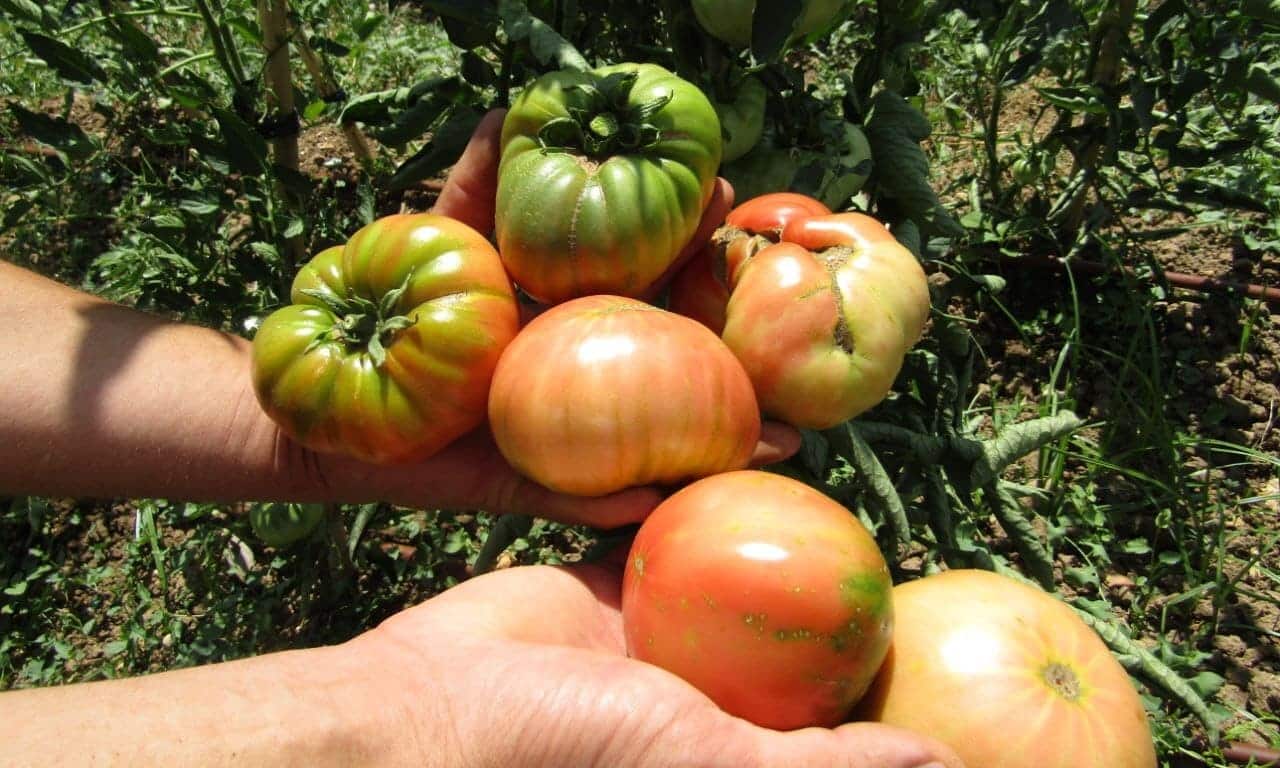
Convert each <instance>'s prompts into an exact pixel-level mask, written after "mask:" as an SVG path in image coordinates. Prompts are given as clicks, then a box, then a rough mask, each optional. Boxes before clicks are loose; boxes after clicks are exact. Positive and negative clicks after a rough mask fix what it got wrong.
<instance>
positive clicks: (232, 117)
mask: <svg viewBox="0 0 1280 768" xmlns="http://www.w3.org/2000/svg"><path fill="white" fill-rule="evenodd" d="M212 111H213V116H214V117H215V118H216V119H217V121H218V129H219V130H220V131H221V132H222V144H223V149H224V151H225V152H226V156H227V159H228V161H229V162H230V164H231V167H232V168H234V169H235V170H237V171H239V172H240V173H243V174H245V175H247V176H258V175H260V174H261V173H262V172H263V171H265V170H266V167H267V141H266V139H264V138H262V136H261V135H260V134H259V133H258V132H257V131H255V130H254V129H253V128H252V127H251V126H250V125H249V124H248V123H246V122H245V121H244V120H242V119H240V116H239V115H237V114H236V113H235V112H232V111H231V110H229V109H223V108H221V107H214V108H213V110H212Z"/></svg>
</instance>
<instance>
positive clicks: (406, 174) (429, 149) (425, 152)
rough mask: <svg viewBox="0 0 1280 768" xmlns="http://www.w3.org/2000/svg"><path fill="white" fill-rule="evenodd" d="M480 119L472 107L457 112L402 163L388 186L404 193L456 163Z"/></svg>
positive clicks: (479, 115)
mask: <svg viewBox="0 0 1280 768" xmlns="http://www.w3.org/2000/svg"><path fill="white" fill-rule="evenodd" d="M480 118H481V114H480V113H479V112H477V111H476V110H474V109H471V108H470V107H463V108H459V109H457V110H455V111H454V112H453V114H451V115H449V117H448V118H447V119H445V121H444V123H443V124H441V126H440V127H439V128H437V129H436V132H435V134H434V135H432V137H431V141H429V142H427V144H426V146H424V147H423V148H422V149H421V150H419V151H418V152H417V154H415V155H414V156H413V157H410V158H409V159H408V160H406V161H404V162H403V163H401V165H400V167H399V168H397V169H396V172H395V174H394V175H393V176H392V177H391V180H390V181H389V182H388V186H389V187H390V188H391V189H393V190H395V189H405V188H406V187H409V186H412V185H414V184H417V183H418V182H419V181H422V180H423V179H428V178H431V177H432V176H435V175H436V174H438V173H440V172H441V171H443V170H444V169H445V168H448V167H449V166H451V165H453V164H454V163H456V162H457V161H458V157H459V156H460V155H461V154H462V150H463V149H464V148H465V147H466V146H467V141H469V140H470V139H471V134H472V132H473V131H475V129H476V126H477V125H479V124H480Z"/></svg>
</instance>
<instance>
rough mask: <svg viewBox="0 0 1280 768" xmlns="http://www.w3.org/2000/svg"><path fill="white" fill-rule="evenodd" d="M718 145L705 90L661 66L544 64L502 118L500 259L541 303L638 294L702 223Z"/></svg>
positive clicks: (717, 129)
mask: <svg viewBox="0 0 1280 768" xmlns="http://www.w3.org/2000/svg"><path fill="white" fill-rule="evenodd" d="M720 157H721V138H720V121H719V119H718V118H717V117H716V112H715V109H714V108H713V107H712V106H711V102H710V101H709V100H708V99H707V97H706V96H705V95H704V94H703V93H702V91H701V90H699V89H698V87H697V86H695V85H693V84H692V83H689V82H687V81H685V80H682V79H681V78H679V77H677V76H675V75H673V74H672V73H670V72H668V71H667V70H665V69H663V68H662V67H659V66H656V65H653V64H619V65H616V66H611V67H603V68H601V69H596V70H593V71H590V72H576V71H562V72H552V73H550V74H547V75H544V76H542V77H541V78H539V79H538V80H536V81H535V82H533V83H532V84H531V85H530V86H529V87H528V88H526V89H525V90H524V91H523V92H521V94H520V96H519V97H518V98H517V99H516V100H515V103H513V104H512V105H511V109H510V111H509V112H508V113H507V117H506V122H505V123H504V124H503V127H502V159H501V164H500V167H499V171H498V201H497V210H496V221H495V224H496V234H497V241H498V251H499V253H501V254H502V262H503V264H504V265H505V266H506V268H507V271H508V272H509V273H510V274H511V276H512V277H513V278H514V279H515V281H516V283H518V284H519V285H520V287H521V288H523V289H524V290H525V291H526V292H527V293H529V294H530V295H531V296H533V297H534V298H536V299H538V300H539V301H542V302H544V303H550V304H555V303H559V302H562V301H566V300H568V299H570V298H574V297H576V296H586V295H591V294H601V293H609V294H616V295H623V296H632V297H639V296H643V295H644V294H645V292H646V291H647V290H648V289H649V288H650V287H651V286H652V285H653V283H654V282H655V281H657V280H658V278H659V277H661V276H662V275H663V273H665V272H666V271H667V268H668V267H669V266H670V265H671V263H672V262H673V261H674V260H675V259H676V257H677V256H678V255H679V254H680V252H681V250H683V249H684V247H685V246H686V245H687V244H688V242H689V240H690V239H691V238H692V237H693V234H694V232H695V231H696V230H697V228H698V222H699V221H700V220H701V218H702V212H703V210H704V209H705V208H706V205H707V202H708V201H709V200H710V198H711V192H712V189H713V188H714V185H715V177H716V170H717V168H718V167H719V165H720Z"/></svg>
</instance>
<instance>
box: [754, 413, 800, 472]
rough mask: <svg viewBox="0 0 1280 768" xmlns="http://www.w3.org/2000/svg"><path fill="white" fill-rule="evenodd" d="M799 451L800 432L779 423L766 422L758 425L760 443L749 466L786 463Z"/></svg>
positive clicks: (788, 425)
mask: <svg viewBox="0 0 1280 768" xmlns="http://www.w3.org/2000/svg"><path fill="white" fill-rule="evenodd" d="M798 450H800V430H798V429H796V428H795V427H793V426H791V425H790V424H783V423H782V422H780V421H766V422H764V423H763V424H761V425H760V443H759V444H758V445H756V452H755V454H753V455H752V456H751V466H753V467H763V466H764V465H766V464H774V463H777V462H779V461H786V460H787V459H789V458H791V457H792V456H794V455H795V453H796V451H798Z"/></svg>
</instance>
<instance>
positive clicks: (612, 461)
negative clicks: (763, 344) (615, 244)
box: [489, 296, 760, 496]
mask: <svg viewBox="0 0 1280 768" xmlns="http://www.w3.org/2000/svg"><path fill="white" fill-rule="evenodd" d="M489 424H490V428H491V429H492V430H493V436H494V440H495V441H496V443H497V445H498V449H499V450H500V451H501V452H502V454H503V456H504V457H506V459H507V461H508V462H510V463H511V465H512V466H513V467H515V468H516V469H517V470H518V471H520V472H521V473H522V474H524V475H525V476H527V477H529V478H531V479H533V480H535V481H536V482H538V483H541V484H542V485H544V486H546V487H548V488H551V489H552V490H555V491H559V492H562V493H569V494H574V495H578V496H602V495H605V494H608V493H612V492H614V491H619V490H622V489H624V488H627V487H630V486H633V485H645V484H649V483H674V482H677V481H680V480H686V479H689V478H696V477H702V476H705V475H709V474H714V473H716V472H723V471H727V470H734V469H741V468H743V467H745V466H747V463H748V462H749V461H750V459H751V455H752V453H753V452H754V450H755V447H756V443H757V441H758V440H759V439H760V412H759V407H758V405H757V403H756V399H755V394H754V392H753V390H752V388H751V381H750V379H748V378H747V375H746V372H745V371H743V370H742V365H741V364H740V363H739V362H738V361H737V360H736V359H735V358H734V356H733V354H732V353H731V352H729V350H728V348H727V347H725V346H724V343H723V342H722V341H720V339H718V338H717V337H716V336H715V334H713V333H711V332H710V331H708V330H707V329H706V328H703V327H702V326H700V325H698V324H697V323H696V322H694V321H692V320H690V319H688V318H686V317H681V316H680V315H676V314H674V313H671V312H667V311H666V310H662V309H659V308H657V307H653V306H650V305H648V304H645V303H644V302H641V301H637V300H634V299H628V298H625V297H620V296H588V297H584V298H580V299H574V300H572V301H569V302H565V303H564V304H560V305H558V306H555V307H552V308H551V309H549V310H547V311H546V312H544V313H543V314H541V315H539V316H538V317H536V318H535V319H534V320H533V321H532V322H530V323H529V325H528V326H526V327H525V328H524V330H522V331H521V332H520V335H519V336H517V337H516V339H515V341H513V342H512V343H511V345H510V346H508V347H507V350H506V351H505V352H504V353H503V356H502V359H501V360H500V361H499V363H498V368H497V371H496V372H495V374H494V378H493V386H492V388H491V390H490V394H489Z"/></svg>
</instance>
